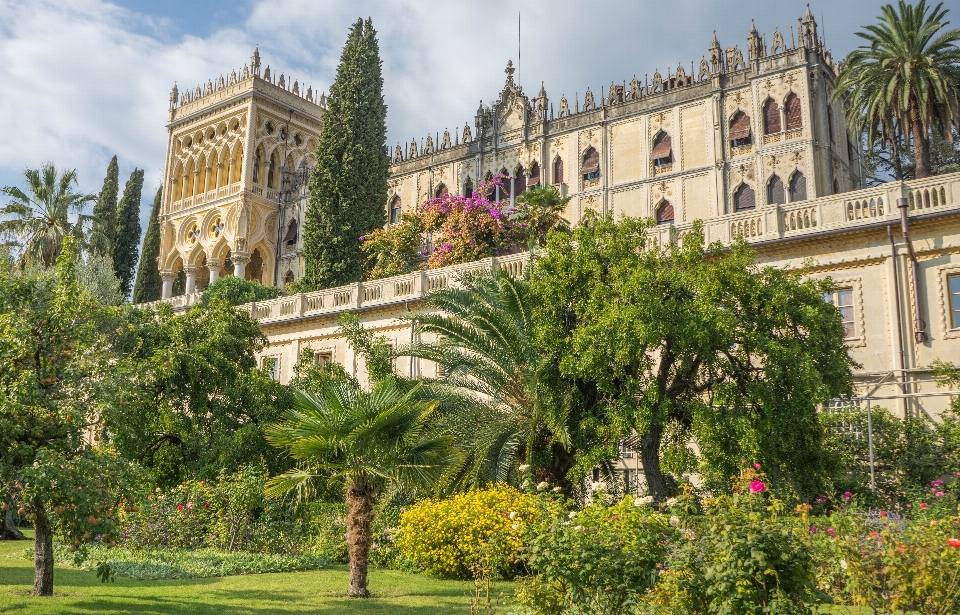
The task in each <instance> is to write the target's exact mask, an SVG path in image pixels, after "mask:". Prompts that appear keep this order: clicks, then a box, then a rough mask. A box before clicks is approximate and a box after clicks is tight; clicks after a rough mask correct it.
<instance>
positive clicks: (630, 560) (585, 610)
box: [519, 498, 680, 615]
mask: <svg viewBox="0 0 960 615" xmlns="http://www.w3.org/2000/svg"><path fill="white" fill-rule="evenodd" d="M550 512H551V513H552V518H551V519H550V521H549V522H548V523H546V524H545V525H544V526H543V527H537V526H533V527H532V531H530V532H528V539H527V544H526V547H527V548H526V551H527V558H526V559H527V562H528V565H529V567H530V569H531V571H532V572H533V573H534V574H535V575H537V576H536V577H535V578H536V582H537V583H538V584H539V585H540V587H539V588H538V589H535V588H532V587H527V588H525V591H523V592H521V594H520V596H519V599H520V602H521V603H526V605H527V606H529V607H531V608H534V609H535V611H536V612H538V613H551V612H553V613H582V614H584V615H586V614H592V613H596V614H601V613H602V614H609V615H616V614H621V613H622V614H626V613H632V612H633V609H634V608H635V606H636V604H637V601H638V600H639V599H641V598H642V597H643V596H644V594H645V593H646V592H648V591H649V590H650V589H651V588H653V586H654V584H655V583H656V582H657V578H658V574H659V572H660V570H661V569H662V568H663V563H664V562H665V561H666V559H667V553H668V550H669V549H670V548H671V546H672V545H673V544H675V543H677V542H678V541H679V536H680V534H679V532H678V531H677V530H676V529H675V528H673V527H671V526H670V524H669V523H668V521H667V518H666V517H665V516H664V515H662V514H659V513H657V512H656V511H655V510H653V509H652V508H650V507H649V506H636V505H634V501H633V498H627V499H624V500H623V501H621V502H618V503H616V504H614V505H612V506H609V507H608V506H604V505H602V504H593V505H590V506H587V507H585V508H584V509H583V510H582V511H580V512H568V509H567V508H566V507H564V506H557V505H554V506H552V507H550ZM551 594H552V595H551Z"/></svg>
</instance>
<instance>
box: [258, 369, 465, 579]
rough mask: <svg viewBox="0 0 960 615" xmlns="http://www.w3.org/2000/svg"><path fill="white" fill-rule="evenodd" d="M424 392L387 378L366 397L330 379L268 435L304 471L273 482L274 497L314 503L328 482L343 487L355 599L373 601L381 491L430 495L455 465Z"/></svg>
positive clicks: (300, 397) (299, 399) (302, 397)
mask: <svg viewBox="0 0 960 615" xmlns="http://www.w3.org/2000/svg"><path fill="white" fill-rule="evenodd" d="M417 389H418V387H413V388H411V389H410V390H408V391H405V392H404V391H402V390H400V389H399V388H398V387H397V385H396V382H395V381H394V380H393V379H387V380H385V381H383V382H381V383H379V384H378V385H377V386H376V387H375V388H374V389H373V390H372V391H369V392H365V391H362V390H360V389H359V388H358V387H357V386H356V384H354V383H353V382H350V381H349V380H346V379H342V380H333V379H331V380H327V381H326V382H323V383H321V384H320V390H319V391H318V392H317V394H311V393H304V392H303V391H297V393H296V401H295V403H294V408H293V409H292V410H290V411H289V412H288V413H287V415H286V417H285V419H284V420H283V421H282V422H280V423H278V424H275V425H272V426H270V427H269V428H267V430H266V438H267V441H268V442H270V444H272V445H273V446H276V447H278V448H282V449H286V450H287V451H288V452H289V454H290V456H291V457H292V458H293V459H295V460H296V461H297V462H298V463H299V464H300V465H299V466H298V467H295V468H294V469H292V470H290V471H288V472H286V473H284V474H281V475H280V476H276V477H274V478H272V479H271V480H270V481H269V482H268V483H267V488H266V493H267V495H268V496H269V497H281V496H283V495H284V494H287V493H290V492H291V491H293V492H296V493H297V494H298V495H299V496H300V497H301V498H302V499H310V498H312V497H313V496H314V495H315V494H316V493H317V487H318V485H317V481H318V480H321V479H324V480H325V481H326V483H327V486H332V485H336V484H342V485H343V486H344V492H345V499H346V506H347V544H348V546H349V554H350V588H349V591H348V592H347V595H348V596H351V597H357V598H366V597H368V596H369V595H370V592H369V591H368V590H367V565H368V559H369V555H370V544H371V539H372V533H371V526H372V524H373V518H374V509H373V505H374V501H375V499H376V496H377V494H378V492H382V491H383V490H384V489H385V488H386V489H392V490H401V489H414V490H415V489H420V488H426V487H428V486H430V485H432V484H435V482H436V481H437V480H438V479H439V477H440V475H441V474H442V473H443V471H444V469H445V468H446V467H447V466H448V465H450V464H451V463H454V462H455V449H453V447H452V446H451V441H452V438H451V437H450V436H443V435H441V436H436V435H433V432H431V431H430V430H429V429H428V421H429V419H430V418H431V415H432V414H433V412H434V409H435V408H436V403H435V402H433V403H431V402H424V401H418V400H417V399H416V396H417Z"/></svg>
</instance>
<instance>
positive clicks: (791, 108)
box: [785, 92, 829, 130]
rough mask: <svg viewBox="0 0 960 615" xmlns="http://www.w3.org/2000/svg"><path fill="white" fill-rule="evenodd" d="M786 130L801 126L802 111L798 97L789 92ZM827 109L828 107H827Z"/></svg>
mask: <svg viewBox="0 0 960 615" xmlns="http://www.w3.org/2000/svg"><path fill="white" fill-rule="evenodd" d="M785 107H786V115H787V130H797V129H799V128H803V111H801V109H800V97H799V96H797V95H796V94H794V93H793V92H790V95H789V96H787V102H786V105H785ZM828 109H829V107H828Z"/></svg>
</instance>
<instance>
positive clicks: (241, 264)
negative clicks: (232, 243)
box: [230, 254, 250, 280]
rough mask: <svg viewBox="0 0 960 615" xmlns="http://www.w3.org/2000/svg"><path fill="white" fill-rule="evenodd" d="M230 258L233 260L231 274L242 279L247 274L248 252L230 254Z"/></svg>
mask: <svg viewBox="0 0 960 615" xmlns="http://www.w3.org/2000/svg"><path fill="white" fill-rule="evenodd" d="M230 258H231V260H233V275H234V276H236V277H238V278H240V279H241V280H242V279H244V278H245V277H246V275H247V263H249V262H250V255H249V254H233V255H231V257H230Z"/></svg>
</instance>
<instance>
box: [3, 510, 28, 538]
mask: <svg viewBox="0 0 960 615" xmlns="http://www.w3.org/2000/svg"><path fill="white" fill-rule="evenodd" d="M26 539H27V537H26V536H24V535H23V532H21V531H20V528H18V527H17V524H16V523H14V522H13V509H12V508H8V509H7V510H5V511H4V514H3V525H2V526H0V540H26Z"/></svg>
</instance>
